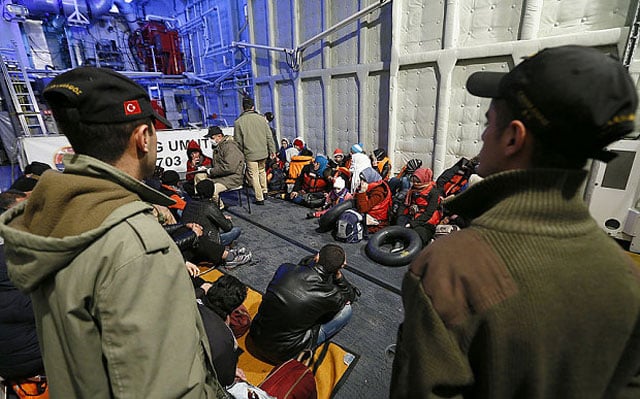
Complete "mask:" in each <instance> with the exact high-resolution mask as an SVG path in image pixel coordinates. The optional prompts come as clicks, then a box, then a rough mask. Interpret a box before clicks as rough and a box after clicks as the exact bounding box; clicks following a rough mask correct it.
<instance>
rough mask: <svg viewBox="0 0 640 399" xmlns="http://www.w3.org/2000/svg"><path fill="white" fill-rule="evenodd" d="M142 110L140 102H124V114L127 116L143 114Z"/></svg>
mask: <svg viewBox="0 0 640 399" xmlns="http://www.w3.org/2000/svg"><path fill="white" fill-rule="evenodd" d="M141 113H142V109H141V108H140V104H139V103H138V100H131V101H125V102H124V114H125V115H136V114H141Z"/></svg>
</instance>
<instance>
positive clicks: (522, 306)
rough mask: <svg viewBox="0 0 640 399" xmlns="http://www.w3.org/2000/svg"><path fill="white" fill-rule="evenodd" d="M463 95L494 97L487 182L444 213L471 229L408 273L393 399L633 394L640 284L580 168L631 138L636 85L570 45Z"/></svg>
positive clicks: (482, 169) (599, 54)
mask: <svg viewBox="0 0 640 399" xmlns="http://www.w3.org/2000/svg"><path fill="white" fill-rule="evenodd" d="M465 87H466V89H467V90H468V91H469V93H470V94H471V95H474V96H478V97H483V98H489V99H490V104H489V108H488V111H487V113H486V118H487V121H486V125H485V129H484V131H483V133H482V148H481V149H480V153H479V155H478V158H479V164H478V167H477V173H478V174H479V175H480V176H481V177H483V178H484V180H482V181H480V182H478V183H476V184H474V185H473V186H471V187H469V188H467V189H466V190H465V191H464V192H462V193H459V194H457V195H455V196H454V197H453V198H451V199H450V200H447V201H446V203H445V205H446V206H447V208H448V209H450V210H451V211H452V212H453V213H455V214H458V215H460V216H462V217H465V218H467V219H468V220H469V221H470V225H469V227H467V228H465V229H462V230H460V231H457V232H454V233H452V234H450V235H448V236H447V237H446V238H444V239H437V240H435V241H433V242H432V243H431V244H429V245H428V246H427V247H426V248H425V249H424V250H423V251H422V252H421V253H420V255H419V256H418V257H416V258H415V260H414V261H413V262H412V263H411V265H410V266H409V270H408V271H407V272H406V274H405V276H404V281H403V283H402V299H403V307H404V321H403V323H402V324H401V325H400V326H401V327H400V329H399V331H398V335H397V344H396V352H395V358H394V361H393V370H392V376H391V392H390V395H389V396H390V397H391V398H393V399H396V398H416V397H420V398H427V397H436V396H439V397H442V396H447V397H465V398H515V397H517V398H542V397H544V398H564V399H574V398H575V399H577V398H637V397H640V395H639V392H640V391H639V386H640V385H639V381H640V374H638V373H639V371H640V273H638V268H637V265H635V264H634V262H633V261H632V260H631V258H630V257H629V255H628V254H627V253H625V251H624V250H623V249H622V248H621V247H620V245H619V244H618V243H617V242H616V241H615V240H614V239H613V238H612V237H610V236H609V235H607V233H606V232H605V231H603V229H602V227H601V226H599V224H598V223H597V222H596V221H595V220H594V219H593V218H592V216H591V214H590V213H589V209H588V206H587V204H586V203H585V201H584V198H583V191H584V189H583V187H584V184H585V179H586V177H587V173H588V172H587V170H585V169H584V168H585V166H586V165H587V163H588V161H589V160H591V159H594V160H599V161H601V162H609V161H611V160H612V159H613V158H614V157H615V156H616V154H615V153H613V152H610V151H608V150H607V146H608V145H609V144H610V143H612V142H614V141H617V140H620V139H622V138H623V137H625V136H626V135H627V134H629V133H630V132H633V131H634V120H635V117H636V109H637V105H638V95H637V87H636V84H635V81H634V80H633V79H632V78H631V77H630V76H629V72H628V71H627V69H626V68H625V66H624V65H623V64H622V63H621V62H620V61H619V60H617V59H615V58H614V57H612V56H610V55H608V54H606V53H605V52H604V51H603V50H602V49H601V48H589V47H583V46H574V45H570V46H560V47H555V48H546V49H543V50H541V51H540V52H538V53H537V54H534V55H531V56H529V57H527V58H525V59H524V60H523V61H522V62H520V63H519V64H517V65H516V66H515V67H514V68H513V69H512V70H511V71H510V72H508V73H502V72H487V71H481V72H475V73H473V74H471V75H470V76H469V77H468V79H467V82H466V85H465Z"/></svg>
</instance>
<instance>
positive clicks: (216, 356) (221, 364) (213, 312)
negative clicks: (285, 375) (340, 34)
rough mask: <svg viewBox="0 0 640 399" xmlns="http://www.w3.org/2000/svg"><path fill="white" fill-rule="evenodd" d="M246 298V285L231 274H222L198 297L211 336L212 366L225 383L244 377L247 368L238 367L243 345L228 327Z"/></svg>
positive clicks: (199, 307) (201, 312)
mask: <svg viewBox="0 0 640 399" xmlns="http://www.w3.org/2000/svg"><path fill="white" fill-rule="evenodd" d="M246 298H247V286H246V285H244V284H243V283H242V282H241V281H240V280H238V279H237V278H235V277H233V276H231V275H229V274H225V275H222V276H220V277H219V278H218V279H217V280H216V281H214V282H213V283H212V284H211V286H210V287H208V289H207V292H206V294H205V295H203V296H202V297H201V298H198V299H199V305H200V306H198V310H200V315H201V316H202V321H203V322H204V329H205V331H206V332H207V336H208V337H209V345H210V346H211V352H212V353H211V354H212V356H213V359H212V360H213V367H215V369H216V375H217V376H218V381H219V382H220V384H222V385H223V386H229V385H231V384H233V381H234V380H235V378H236V376H239V377H244V372H243V371H242V370H241V369H238V368H237V366H238V357H239V356H240V354H241V353H242V349H240V347H239V346H238V341H236V338H235V337H234V336H233V332H232V331H231V328H229V316H230V315H231V312H233V310H234V309H235V308H237V307H238V306H240V305H242V302H244V300H245V299H246Z"/></svg>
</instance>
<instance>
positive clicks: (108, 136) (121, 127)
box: [50, 103, 153, 164]
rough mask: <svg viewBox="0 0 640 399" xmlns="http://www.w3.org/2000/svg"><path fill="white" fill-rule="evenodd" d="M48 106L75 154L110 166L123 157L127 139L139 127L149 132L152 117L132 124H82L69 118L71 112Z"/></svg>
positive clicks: (56, 106) (64, 108)
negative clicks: (146, 128) (147, 127)
mask: <svg viewBox="0 0 640 399" xmlns="http://www.w3.org/2000/svg"><path fill="white" fill-rule="evenodd" d="M50 105H51V112H52V113H53V117H54V119H55V120H56V124H57V125H58V129H60V132H61V133H62V134H64V135H65V136H67V139H68V140H69V143H70V144H71V146H72V147H73V151H74V152H75V153H76V154H83V155H89V156H91V157H94V158H96V159H99V160H101V161H103V162H106V163H108V164H113V163H114V162H115V161H117V160H118V159H120V157H121V156H122V154H124V151H125V149H126V148H127V146H128V145H129V138H130V137H131V134H132V133H133V131H134V130H135V129H136V128H137V127H138V126H140V125H145V124H146V125H147V126H149V129H152V126H153V119H152V118H151V117H148V118H145V119H139V120H135V121H131V122H115V123H108V124H107V123H105V124H103V123H85V122H81V121H78V120H77V118H74V117H73V116H72V115H70V112H73V109H70V108H66V107H64V106H58V105H57V104H55V103H52V104H50Z"/></svg>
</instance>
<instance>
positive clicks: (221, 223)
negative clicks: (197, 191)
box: [204, 203, 233, 233]
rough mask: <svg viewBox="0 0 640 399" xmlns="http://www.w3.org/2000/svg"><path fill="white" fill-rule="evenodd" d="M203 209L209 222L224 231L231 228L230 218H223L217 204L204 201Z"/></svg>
mask: <svg viewBox="0 0 640 399" xmlns="http://www.w3.org/2000/svg"><path fill="white" fill-rule="evenodd" d="M204 211H205V214H206V215H207V218H208V219H209V220H210V221H211V223H213V224H215V225H216V226H218V227H219V228H220V229H221V230H222V231H224V232H225V233H226V232H228V231H230V230H231V229H232V228H233V223H231V220H228V219H227V218H225V217H224V214H223V213H222V211H221V210H220V208H218V207H217V206H215V205H213V204H211V203H206V204H205V209H204Z"/></svg>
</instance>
